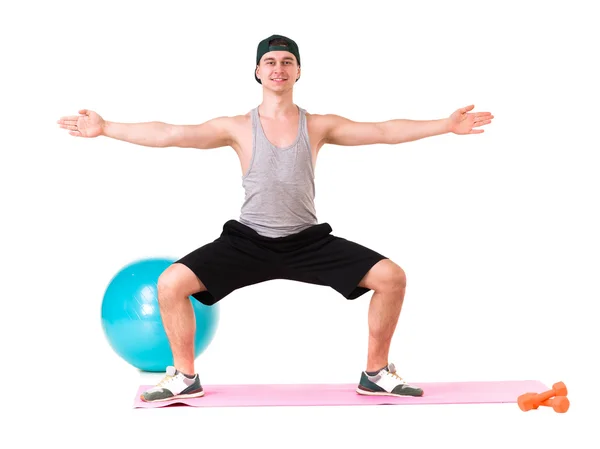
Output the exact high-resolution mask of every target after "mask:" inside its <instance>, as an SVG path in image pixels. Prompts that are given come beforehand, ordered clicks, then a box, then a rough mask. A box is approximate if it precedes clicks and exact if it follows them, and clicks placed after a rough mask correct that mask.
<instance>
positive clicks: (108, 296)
mask: <svg viewBox="0 0 600 449" xmlns="http://www.w3.org/2000/svg"><path fill="white" fill-rule="evenodd" d="M173 262H174V260H171V259H163V258H153V259H141V260H138V261H136V262H133V263H131V264H129V265H127V266H125V267H123V268H122V269H121V270H120V271H119V272H118V273H117V274H116V275H115V276H114V277H113V279H112V280H111V281H110V283H109V285H108V287H107V288H106V291H105V293H104V298H103V300H102V329H103V330H104V335H105V336H106V339H107V340H108V343H109V344H110V346H111V347H112V349H113V350H114V351H115V352H116V353H117V354H118V355H119V356H120V357H121V358H122V359H123V360H125V361H126V362H128V363H129V364H130V365H133V366H134V367H136V368H138V369H140V370H142V371H151V372H162V371H165V370H166V368H167V366H170V365H173V354H172V352H171V347H170V345H169V340H168V339H167V334H166V332H165V329H164V327H163V323H162V318H161V315H160V310H159V306H158V288H157V284H158V278H159V276H160V275H161V273H162V272H163V271H165V270H166V269H167V268H168V267H169V266H170V265H171V264H173ZM189 300H190V301H191V303H192V306H193V310H194V315H195V318H196V335H195V338H194V357H198V356H199V355H200V354H201V353H202V352H203V351H204V350H205V349H206V348H207V347H208V345H209V344H210V342H211V341H212V339H213V337H214V336H215V333H216V330H217V324H218V320H219V308H218V307H217V306H218V304H215V305H212V306H206V305H204V304H202V303H201V302H199V301H197V300H196V299H194V298H192V297H190V298H189Z"/></svg>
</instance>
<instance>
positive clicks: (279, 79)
mask: <svg viewBox="0 0 600 449" xmlns="http://www.w3.org/2000/svg"><path fill="white" fill-rule="evenodd" d="M286 79H287V78H271V80H273V81H285V80H286Z"/></svg>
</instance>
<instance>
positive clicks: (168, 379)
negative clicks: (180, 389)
mask: <svg viewBox="0 0 600 449" xmlns="http://www.w3.org/2000/svg"><path fill="white" fill-rule="evenodd" d="M172 380H173V376H169V375H168V374H167V375H166V376H165V377H163V378H162V380H161V381H160V382H159V383H158V384H157V385H156V386H157V387H165V386H167V384H169V383H170V382H171V381H172Z"/></svg>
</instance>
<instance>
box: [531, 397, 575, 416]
mask: <svg viewBox="0 0 600 449" xmlns="http://www.w3.org/2000/svg"><path fill="white" fill-rule="evenodd" d="M540 405H544V406H546V407H552V408H553V409H554V411H555V412H556V413H565V412H566V411H567V410H569V406H570V405H571V402H570V401H569V398H567V397H566V396H555V397H553V398H550V399H546V400H545V401H544V402H542V403H541V404H540ZM534 408H538V407H537V406H536V407H534Z"/></svg>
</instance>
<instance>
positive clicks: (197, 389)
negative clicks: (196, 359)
mask: <svg viewBox="0 0 600 449" xmlns="http://www.w3.org/2000/svg"><path fill="white" fill-rule="evenodd" d="M200 396H204V390H203V389H202V385H200V377H199V376H198V374H196V375H194V378H193V379H190V378H189V377H187V376H184V375H183V373H180V372H179V371H178V370H176V369H175V367H173V366H169V367H167V374H166V376H165V377H164V378H163V380H161V381H160V382H159V383H158V385H156V386H155V387H153V388H150V389H149V390H147V391H145V392H144V393H142V395H141V396H140V399H141V400H142V401H144V402H159V401H171V400H173V399H183V398H199V397H200Z"/></svg>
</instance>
